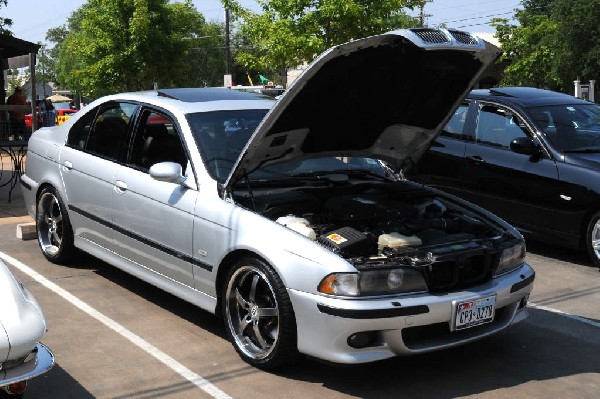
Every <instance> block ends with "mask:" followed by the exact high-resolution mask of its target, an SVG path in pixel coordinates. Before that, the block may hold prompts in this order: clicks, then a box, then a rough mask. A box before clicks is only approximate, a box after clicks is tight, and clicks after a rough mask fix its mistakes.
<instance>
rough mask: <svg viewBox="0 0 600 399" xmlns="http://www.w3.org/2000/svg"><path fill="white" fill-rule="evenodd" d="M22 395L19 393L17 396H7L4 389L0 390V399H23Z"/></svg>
mask: <svg viewBox="0 0 600 399" xmlns="http://www.w3.org/2000/svg"><path fill="white" fill-rule="evenodd" d="M23 396H24V394H23V393H20V394H17V395H14V394H9V393H7V392H6V391H4V389H0V399H23Z"/></svg>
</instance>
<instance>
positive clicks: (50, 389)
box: [25, 360, 95, 399]
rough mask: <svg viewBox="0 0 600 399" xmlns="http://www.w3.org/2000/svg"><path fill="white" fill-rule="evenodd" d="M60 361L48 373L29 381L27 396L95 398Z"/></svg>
mask: <svg viewBox="0 0 600 399" xmlns="http://www.w3.org/2000/svg"><path fill="white" fill-rule="evenodd" d="M58 363H59V360H57V364H55V365H54V367H52V369H51V370H50V371H48V372H47V373H46V374H43V375H41V376H39V377H36V378H33V379H31V380H30V381H29V383H28V386H27V390H26V391H25V398H66V397H68V398H77V399H88V398H90V399H91V398H95V396H94V395H92V394H91V393H90V392H89V391H88V390H87V389H85V388H84V387H83V386H82V385H81V384H79V382H77V380H75V379H74V378H73V377H72V376H71V375H70V374H69V373H67V372H66V371H65V370H63V368H62V367H60V364H58Z"/></svg>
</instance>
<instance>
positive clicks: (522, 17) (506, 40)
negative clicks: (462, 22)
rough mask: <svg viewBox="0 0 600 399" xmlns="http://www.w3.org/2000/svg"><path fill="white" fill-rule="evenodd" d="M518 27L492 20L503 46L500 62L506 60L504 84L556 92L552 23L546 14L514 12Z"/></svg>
mask: <svg viewBox="0 0 600 399" xmlns="http://www.w3.org/2000/svg"><path fill="white" fill-rule="evenodd" d="M517 18H518V20H519V23H520V26H516V25H510V24H509V23H508V20H506V19H500V18H498V19H494V20H492V25H493V26H494V27H495V28H496V37H497V38H498V39H499V41H500V43H501V44H502V50H503V52H504V53H503V56H502V58H501V61H508V62H509V65H508V67H507V68H506V69H505V71H504V73H505V77H504V79H503V80H502V84H503V85H508V86H533V87H539V88H547V89H554V90H556V89H559V88H560V83H559V79H558V78H557V77H556V75H555V74H554V73H553V69H554V56H555V54H554V53H555V49H556V45H555V41H556V40H555V35H554V33H555V31H556V23H554V22H553V21H552V20H551V19H550V18H549V17H548V16H547V15H533V14H529V13H527V12H525V11H520V12H519V13H517Z"/></svg>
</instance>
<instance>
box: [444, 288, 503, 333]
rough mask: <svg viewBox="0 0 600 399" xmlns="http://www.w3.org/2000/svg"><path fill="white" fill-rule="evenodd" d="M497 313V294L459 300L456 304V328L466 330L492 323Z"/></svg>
mask: <svg viewBox="0 0 600 399" xmlns="http://www.w3.org/2000/svg"><path fill="white" fill-rule="evenodd" d="M495 313H496V295H490V296H486V297H484V298H478V299H471V300H468V301H462V302H458V303H457V304H456V318H455V319H454V323H455V324H454V329H455V330H464V329H465V328H469V327H474V326H478V325H480V324H485V323H490V322H491V321H492V320H494V314H495Z"/></svg>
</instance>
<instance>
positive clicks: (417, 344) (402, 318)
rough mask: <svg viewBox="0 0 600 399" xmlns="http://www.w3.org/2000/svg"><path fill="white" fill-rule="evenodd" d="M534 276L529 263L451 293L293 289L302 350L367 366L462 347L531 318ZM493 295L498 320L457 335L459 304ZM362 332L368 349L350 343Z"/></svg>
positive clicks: (330, 359) (291, 296) (292, 295)
mask: <svg viewBox="0 0 600 399" xmlns="http://www.w3.org/2000/svg"><path fill="white" fill-rule="evenodd" d="M534 278H535V272H534V271H533V269H532V268H531V267H530V266H529V265H528V264H523V266H521V267H520V268H518V269H516V270H514V271H513V272H511V273H509V274H506V275H503V276H500V277H498V278H495V279H492V280H491V281H488V282H486V283H485V284H481V285H478V286H476V287H470V288H469V289H466V290H463V291H457V292H450V293H435V294H432V293H424V294H417V295H410V296H395V297H386V298H374V299H341V298H334V297H326V296H323V295H315V294H309V293H306V292H300V291H295V290H291V289H290V290H288V292H289V295H290V298H291V300H292V304H293V307H294V312H295V314H296V320H297V328H298V349H299V350H300V352H302V353H305V354H307V355H309V356H313V357H316V358H320V359H323V360H327V361H332V362H335V363H364V362H370V361H376V360H382V359H386V358H389V357H393V356H397V355H407V354H417V353H425V352H431V351H436V350H440V349H445V348H450V347H453V346H457V345H462V344H465V343H468V342H471V341H474V340H477V339H481V338H484V337H487V336H490V335H492V334H495V333H497V332H499V331H501V330H503V329H505V328H506V327H508V326H510V325H511V324H514V323H516V322H519V321H521V320H523V319H525V318H526V317H527V308H526V304H527V299H528V297H529V294H530V293H531V290H532V288H533V280H534ZM489 295H495V296H496V303H495V309H496V311H495V317H494V320H493V321H492V322H490V323H487V324H482V325H479V326H475V327H471V328H467V329H464V330H460V331H452V324H453V320H454V318H455V315H456V304H457V302H461V301H465V300H470V299H478V298H482V297H486V296H489ZM357 333H366V336H367V337H368V338H369V344H368V345H367V346H366V347H361V348H355V347H352V346H350V345H349V343H348V342H349V341H348V340H349V337H351V336H353V335H354V334H357Z"/></svg>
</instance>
